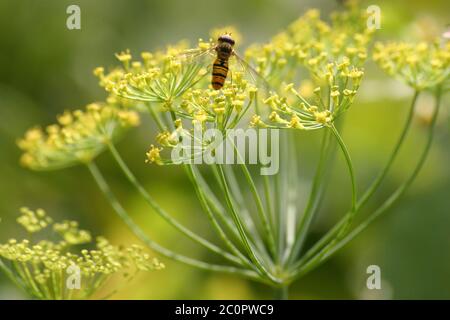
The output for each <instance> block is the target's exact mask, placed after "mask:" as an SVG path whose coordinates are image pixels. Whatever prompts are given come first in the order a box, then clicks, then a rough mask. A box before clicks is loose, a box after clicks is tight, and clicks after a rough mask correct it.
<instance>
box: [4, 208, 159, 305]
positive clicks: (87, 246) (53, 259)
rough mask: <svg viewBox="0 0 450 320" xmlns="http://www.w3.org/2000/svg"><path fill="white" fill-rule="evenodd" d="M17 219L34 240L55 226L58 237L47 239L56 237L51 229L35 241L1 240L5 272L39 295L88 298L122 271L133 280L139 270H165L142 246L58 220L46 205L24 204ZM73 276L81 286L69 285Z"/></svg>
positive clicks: (35, 294) (57, 298)
mask: <svg viewBox="0 0 450 320" xmlns="http://www.w3.org/2000/svg"><path fill="white" fill-rule="evenodd" d="M17 223H18V224H19V225H21V226H22V227H23V228H24V229H25V230H26V231H27V234H28V237H29V238H36V237H35V235H36V234H37V235H38V236H40V235H41V234H42V233H46V231H47V230H46V229H47V228H51V233H53V234H54V235H55V236H56V238H57V240H47V239H51V238H52V237H51V236H50V235H51V233H47V237H48V238H47V237H44V239H43V240H39V241H35V242H33V241H31V240H29V239H23V240H21V241H19V240H17V239H15V238H12V239H9V240H8V242H6V243H4V244H0V270H2V271H3V272H4V273H5V274H6V276H7V277H8V278H10V280H11V281H13V282H14V283H15V284H16V285H17V286H18V287H19V288H20V289H22V290H23V291H24V292H25V293H26V294H28V295H30V296H31V297H33V298H35V299H42V300H49V299H53V300H63V299H64V300H68V299H87V298H90V297H91V296H92V295H93V294H95V293H96V292H97V291H98V290H100V289H101V288H102V287H103V285H104V284H105V283H106V282H107V281H108V280H109V279H110V278H111V277H112V276H114V275H116V274H122V276H123V278H124V279H125V280H127V281H128V280H130V279H131V278H132V277H133V276H134V275H136V273H137V272H138V271H150V270H160V269H162V268H164V265H163V264H162V263H160V262H159V261H158V260H157V259H156V258H153V259H152V258H150V255H149V254H148V253H146V252H145V251H144V249H143V247H141V246H138V245H133V246H131V247H128V248H121V247H117V246H114V245H112V244H110V243H109V241H108V240H107V239H106V238H104V237H97V238H96V239H95V240H94V239H93V238H92V235H91V233H90V232H89V231H87V230H83V229H80V228H79V226H78V222H76V221H71V220H64V221H61V222H54V221H53V219H52V218H51V217H49V216H48V215H47V213H46V212H45V211H44V210H42V209H37V210H30V209H28V208H22V209H21V215H20V216H19V217H18V218H17ZM33 236H34V237H33ZM53 238H55V237H53ZM71 267H76V268H77V270H78V271H76V270H75V269H72V270H71ZM75 272H77V273H78V272H79V273H78V274H74V273H75ZM71 274H74V275H75V276H79V280H75V281H79V282H78V285H77V284H76V282H75V283H73V287H70V286H69V285H68V283H70V282H72V280H71V278H70V275H71ZM112 293H113V292H111V293H110V294H112Z"/></svg>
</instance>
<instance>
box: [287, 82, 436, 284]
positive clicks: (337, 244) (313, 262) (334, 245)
mask: <svg viewBox="0 0 450 320" xmlns="http://www.w3.org/2000/svg"><path fill="white" fill-rule="evenodd" d="M440 101H441V88H438V89H437V93H436V107H435V110H434V113H433V118H432V120H431V124H430V127H429V132H428V139H427V142H426V144H425V148H424V150H423V152H422V154H421V156H420V158H419V161H418V162H417V165H416V167H415V168H414V170H413V172H412V173H411V175H410V176H409V178H408V179H407V180H406V181H405V182H404V183H403V184H401V185H400V186H399V187H398V188H397V189H396V190H395V192H394V193H392V194H391V196H390V197H389V198H387V199H386V201H385V202H384V203H383V204H382V205H381V206H380V207H379V208H378V209H377V210H376V211H374V212H373V213H372V214H371V215H370V216H369V217H368V218H366V219H365V220H364V221H363V222H361V223H360V224H359V225H358V226H357V227H356V228H355V229H353V230H352V231H351V232H350V233H349V234H348V235H346V236H345V237H344V238H343V239H341V240H340V241H332V242H331V243H330V244H329V245H327V246H326V247H325V248H324V249H322V251H321V252H319V253H318V254H316V255H315V256H314V257H313V258H311V259H310V260H309V261H307V262H306V263H304V264H303V265H302V266H301V267H300V268H299V270H298V271H297V273H296V274H295V276H294V278H299V277H301V276H302V275H304V274H306V273H308V272H309V271H310V270H312V269H314V268H315V267H317V266H318V265H320V264H321V263H323V262H324V261H326V260H327V259H328V258H330V257H331V256H332V255H333V254H334V253H336V251H338V250H339V249H341V248H342V247H343V246H345V245H346V244H347V243H348V242H350V241H351V240H353V239H354V238H355V237H356V236H357V235H359V234H360V233H361V232H362V231H364V230H365V229H366V228H367V227H368V226H369V225H370V224H371V223H372V222H373V221H375V219H377V218H378V217H380V216H381V215H382V214H383V213H385V212H387V211H388V209H390V208H391V207H392V205H393V204H394V203H395V202H396V201H397V200H398V199H399V198H400V197H401V196H402V195H403V194H404V193H405V192H406V190H407V189H408V188H409V186H410V185H411V184H412V183H413V182H414V180H415V179H416V177H417V175H418V174H419V172H420V170H421V169H422V167H423V165H424V163H425V160H426V159H427V156H428V154H429V151H430V148H431V145H432V142H433V138H434V131H435V130H434V129H435V125H436V120H437V117H438V114H439V108H440Z"/></svg>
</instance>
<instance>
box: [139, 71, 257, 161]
mask: <svg viewBox="0 0 450 320" xmlns="http://www.w3.org/2000/svg"><path fill="white" fill-rule="evenodd" d="M233 76H234V78H233V83H227V84H225V86H224V88H223V89H222V90H220V91H218V90H213V89H211V88H208V89H203V90H202V89H190V90H188V91H187V92H186V93H185V94H184V95H183V96H182V98H181V101H180V103H177V104H174V105H173V107H172V112H173V117H174V118H173V120H174V123H173V126H174V129H173V130H172V131H169V130H164V131H162V132H160V133H158V135H157V137H156V141H157V143H158V144H159V145H160V146H161V148H160V147H155V146H153V145H152V146H151V147H150V150H149V151H148V152H147V154H146V156H147V160H146V161H147V162H150V163H153V162H154V163H157V164H172V163H173V161H172V159H163V158H161V155H160V152H161V151H162V150H163V148H168V149H174V148H183V147H182V146H181V144H182V142H183V139H188V140H189V141H192V142H193V143H194V141H196V142H197V144H196V145H195V153H196V154H197V155H199V154H201V153H203V152H204V151H206V150H208V148H209V147H210V145H211V143H212V141H213V139H210V140H207V139H202V141H198V139H197V138H196V137H195V131H196V130H203V131H205V130H207V129H217V130H218V131H220V132H222V133H224V132H225V131H226V130H228V129H232V128H235V127H236V126H237V125H238V124H239V122H240V121H241V119H242V118H243V116H244V115H245V114H246V113H247V111H248V110H249V108H250V107H251V105H252V103H253V102H254V101H255V99H256V93H257V91H258V89H257V88H256V87H255V86H254V85H253V84H251V83H250V82H249V81H248V80H246V79H244V77H243V74H242V73H241V72H238V71H236V72H234V73H233ZM190 156H192V155H190Z"/></svg>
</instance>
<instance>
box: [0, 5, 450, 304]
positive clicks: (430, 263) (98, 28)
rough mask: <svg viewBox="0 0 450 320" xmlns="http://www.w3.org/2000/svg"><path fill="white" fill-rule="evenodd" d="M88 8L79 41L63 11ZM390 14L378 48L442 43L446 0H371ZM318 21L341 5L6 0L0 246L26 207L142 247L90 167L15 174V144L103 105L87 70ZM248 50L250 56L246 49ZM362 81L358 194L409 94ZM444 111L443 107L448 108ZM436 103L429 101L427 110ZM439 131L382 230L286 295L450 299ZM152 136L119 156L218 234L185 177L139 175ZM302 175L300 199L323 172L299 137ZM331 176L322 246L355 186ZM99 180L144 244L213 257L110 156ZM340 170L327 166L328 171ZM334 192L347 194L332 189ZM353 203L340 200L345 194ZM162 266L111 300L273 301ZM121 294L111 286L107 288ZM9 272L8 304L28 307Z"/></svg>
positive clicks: (256, 290)
mask: <svg viewBox="0 0 450 320" xmlns="http://www.w3.org/2000/svg"><path fill="white" fill-rule="evenodd" d="M70 4H77V5H79V6H80V7H81V30H72V31H71V30H68V29H67V28H66V18H67V14H66V8H67V6H69V5H70ZM369 4H377V5H379V6H380V7H381V9H382V25H381V26H382V29H381V30H380V31H379V32H378V33H377V37H378V38H380V39H418V38H419V39H420V38H421V39H423V38H429V37H430V36H433V35H438V34H439V33H440V32H442V30H444V28H445V26H446V24H447V23H449V22H450V21H449V20H450V19H449V18H450V17H449V16H448V12H450V11H449V5H448V1H445V0H441V1H438V0H428V1H422V0H412V1H407V2H406V1H369V2H364V5H365V6H367V5H369ZM311 7H316V8H319V9H321V11H322V15H323V16H324V17H326V16H327V15H328V13H329V12H330V11H332V10H334V9H336V8H338V7H339V5H338V3H337V1H330V0H328V1H325V0H321V1H317V0H316V1H313V0H311V1H300V0H278V1H269V0H249V1H241V0H227V1H200V0H191V1H184V0H175V1H170V0H169V1H156V0H155V1H130V0H118V1H106V0H96V1H88V0H84V1H66V0H58V1H56V0H53V1H50V0H40V1H31V0H21V1H13V0H3V1H1V2H0V163H1V165H0V216H1V218H2V222H1V223H0V241H1V242H4V241H6V240H7V239H8V238H10V237H16V238H21V237H22V236H24V235H23V233H21V230H20V229H19V227H18V226H17V225H16V223H15V219H16V217H17V214H18V209H19V207H21V206H24V205H26V206H28V207H30V208H37V207H42V208H44V209H46V210H47V212H48V213H49V214H50V215H52V216H53V217H54V218H56V219H63V218H66V219H76V220H79V221H80V222H81V225H82V226H83V227H84V228H86V229H89V230H93V231H94V233H96V234H101V235H105V236H107V237H109V238H110V239H111V241H112V242H113V243H117V244H119V243H133V242H136V241H137V239H136V238H135V237H134V236H133V234H131V233H130V232H129V231H128V229H127V228H126V227H125V226H124V224H123V223H122V222H121V221H119V220H118V218H116V216H115V214H114V213H113V211H112V209H111V208H110V206H109V205H108V203H107V202H106V201H105V199H104V198H103V197H102V195H101V194H100V192H99V191H98V189H97V187H96V185H95V184H94V183H93V181H92V180H91V177H90V176H89V173H88V172H87V170H86V169H85V168H83V167H74V168H71V169H67V170H64V171H55V172H46V173H38V172H31V171H28V170H26V169H24V168H22V167H20V165H19V164H18V158H19V156H20V152H19V150H18V148H17V147H16V140H17V138H19V137H21V135H22V134H23V133H24V132H25V130H26V129H27V128H29V127H32V126H34V125H38V124H40V125H46V124H49V123H52V122H53V121H54V119H55V116H56V115H57V114H60V113H62V112H63V111H64V110H65V109H74V108H76V107H81V106H84V105H85V104H87V103H89V102H92V101H99V100H102V99H104V98H105V96H106V95H105V93H104V92H103V90H102V89H101V88H99V87H98V85H97V79H96V78H95V77H94V76H93V75H92V69H93V68H94V67H96V66H98V65H102V66H105V67H108V66H112V65H114V64H116V61H115V58H114V53H116V52H119V51H121V50H123V49H126V48H129V49H130V50H131V51H132V53H138V52H140V51H143V50H146V51H147V50H148V51H151V50H154V49H157V48H162V47H164V46H165V45H167V44H170V43H173V42H177V41H179V40H181V39H185V38H186V39H190V40H192V41H195V40H196V39H197V38H199V37H203V38H205V37H207V36H208V31H209V30H210V29H211V28H214V27H220V26H225V25H235V26H236V27H237V28H238V29H239V30H240V31H241V33H242V34H243V36H244V43H243V46H244V47H245V45H246V44H249V43H250V42H253V41H266V40H268V39H269V38H270V37H271V36H272V35H274V34H275V33H276V32H278V31H280V30H281V29H282V28H283V27H285V26H286V25H287V24H289V23H290V22H291V21H293V20H294V19H296V18H297V17H298V16H300V15H301V14H303V13H304V12H305V10H306V9H307V8H311ZM242 49H243V48H242V47H241V50H242ZM365 77H366V81H365V82H364V86H363V88H362V90H361V95H360V96H359V97H358V99H357V101H356V103H355V105H354V106H353V107H352V109H351V110H350V112H349V113H348V116H347V118H346V126H345V129H344V133H343V134H344V138H345V139H346V141H347V143H348V147H349V149H350V151H351V153H352V156H353V158H354V162H355V167H356V171H357V177H358V183H359V186H360V190H364V187H365V186H367V185H368V184H369V183H370V181H371V179H372V178H373V177H374V176H375V175H376V174H377V172H378V170H379V169H380V168H381V166H382V165H383V164H384V161H385V160H386V157H387V155H388V154H389V152H390V150H391V148H392V147H393V144H394V141H395V140H396V139H397V136H398V134H399V130H400V127H401V125H402V123H403V119H404V117H405V113H406V110H407V106H408V104H409V101H410V99H411V94H412V93H411V91H410V90H409V89H408V88H405V87H403V86H402V85H401V84H399V83H398V82H396V81H393V80H391V79H387V78H386V77H385V76H384V75H383V74H381V73H380V72H379V71H378V69H376V68H375V67H374V66H372V65H369V66H368V69H367V73H366V76H365ZM447 101H448V100H447ZM431 103H432V99H431V97H430V96H427V95H424V96H423V97H422V99H421V100H420V105H419V107H420V109H421V110H425V111H426V110H427V107H429V106H430V104H431ZM443 109H444V111H443V112H442V114H441V121H440V122H439V128H438V134H437V137H436V140H435V143H434V146H433V149H432V152H431V154H430V157H429V159H428V161H427V163H426V167H425V168H424V170H423V171H422V172H421V174H420V176H419V178H418V179H417V180H416V182H415V183H414V185H413V187H412V188H411V189H410V190H409V191H408V193H407V194H406V196H405V197H403V198H402V200H401V201H400V202H399V203H397V205H396V206H395V207H394V208H393V209H392V210H391V211H390V212H389V214H388V215H386V216H385V217H384V218H383V219H381V220H379V221H377V222H376V223H375V224H374V225H373V226H372V227H370V228H369V229H368V230H367V232H365V233H364V234H363V235H362V236H359V237H358V238H357V239H356V240H355V241H354V242H352V243H351V244H350V245H349V246H347V247H345V248H344V250H342V251H340V252H339V254H337V255H336V256H335V257H333V258H332V259H331V260H329V262H328V263H326V264H325V265H323V266H322V267H320V268H319V269H317V270H315V271H314V272H312V273H311V274H309V275H308V276H306V277H304V278H303V279H302V280H301V281H299V282H297V283H295V284H294V285H293V286H292V288H291V298H325V299H337V298H388V299H389V298H394V299H405V298H412V299H417V298H425V299H429V298H439V299H441V298H447V299H448V298H450V201H449V197H448V193H449V191H448V190H449V189H450V179H449V160H450V159H449V149H448V145H449V135H448V130H449V122H448V106H447V105H445V106H444V108H443ZM153 133H154V128H152V127H150V125H149V123H147V122H144V123H143V125H142V126H141V127H140V128H139V129H136V130H134V131H132V132H131V133H130V134H128V135H127V136H126V138H125V139H123V140H122V141H121V142H120V143H119V145H118V148H119V150H120V151H121V152H122V154H123V155H124V158H125V159H126V161H127V162H128V163H129V165H130V167H131V168H132V169H133V170H134V172H135V173H136V175H137V176H138V177H139V178H140V180H141V181H143V182H144V184H145V185H146V187H147V188H148V190H149V191H150V192H151V194H152V195H154V197H155V198H157V199H158V200H159V202H160V203H161V205H162V206H163V207H165V208H166V209H167V210H168V211H170V212H173V213H174V215H175V216H177V217H178V218H179V219H180V220H181V221H182V222H184V223H185V224H187V225H189V226H191V227H192V228H193V229H194V230H198V231H199V232H201V233H202V234H203V235H204V236H207V237H210V236H211V235H209V234H208V232H209V230H210V229H209V227H208V222H207V221H206V219H205V217H204V216H203V215H202V214H201V212H200V208H199V204H198V202H197V201H196V198H195V196H194V192H193V191H192V190H191V187H190V184H189V182H188V180H187V179H186V177H185V176H184V175H183V172H182V170H180V169H179V168H175V167H167V168H162V167H156V166H149V165H145V164H144V152H145V150H146V149H147V147H148V145H149V144H150V143H151V142H152V141H153V138H154V134H153ZM424 133H425V127H424V126H423V124H422V122H420V121H416V123H415V126H414V129H413V131H412V134H411V135H410V137H409V143H408V145H407V148H405V150H404V152H403V155H402V157H401V158H400V159H399V161H397V163H396V166H395V168H394V170H392V171H391V173H390V175H389V177H388V179H387V181H386V182H385V183H384V185H383V186H384V188H383V190H382V192H379V193H378V194H377V196H376V197H375V199H374V200H373V201H372V202H371V203H370V204H369V206H368V207H367V210H370V209H373V208H375V207H376V204H377V203H379V202H380V201H381V200H382V199H384V198H385V197H386V196H387V195H388V194H389V192H391V191H392V190H393V189H394V188H395V187H396V186H397V185H398V184H399V183H401V181H402V179H403V178H404V177H405V176H406V175H407V174H408V172H409V171H410V168H411V167H412V166H413V165H414V164H415V159H416V156H417V155H418V152H420V150H421V149H420V146H421V145H422V144H423V142H424ZM302 137H303V138H308V139H299V140H301V145H300V150H301V151H300V152H301V157H302V158H301V161H303V163H304V164H305V166H302V167H303V169H302V170H300V174H301V176H299V179H302V182H303V183H304V184H305V190H307V188H308V182H309V180H308V179H310V177H311V175H312V171H313V169H314V164H313V162H314V160H315V158H314V154H316V153H317V146H316V142H317V139H318V138H319V137H318V134H308V135H303V136H302ZM337 159H338V161H337V163H336V164H334V165H333V177H332V180H331V181H330V185H329V187H328V193H327V195H326V201H325V202H324V204H323V206H322V211H321V213H320V217H319V219H318V220H317V221H316V223H315V224H314V226H313V232H314V236H317V237H318V236H320V235H321V234H322V233H323V232H325V231H326V230H327V228H329V226H330V225H332V223H333V221H335V219H337V218H338V216H339V215H341V214H342V213H343V212H344V210H345V209H346V208H347V206H348V203H349V201H348V199H349V195H348V197H346V196H347V194H346V192H347V190H348V189H349V188H348V185H347V183H348V177H347V173H346V169H345V167H344V165H343V163H342V161H341V158H340V157H339V158H337ZM99 163H100V165H101V167H102V168H103V170H104V173H105V175H106V177H107V179H108V180H109V182H110V183H111V185H112V186H113V188H114V190H115V191H116V193H117V194H118V195H119V196H120V199H121V200H122V201H123V203H124V205H125V206H126V207H127V208H128V209H129V211H130V212H132V215H133V217H134V218H135V219H136V220H137V221H138V222H139V223H140V224H141V225H142V226H143V228H144V229H145V230H146V231H147V232H148V234H149V235H150V236H151V237H152V238H154V239H155V240H158V241H160V242H161V243H163V244H164V245H166V246H167V247H170V248H173V249H174V250H177V251H179V252H185V253H186V252H187V253H189V255H191V256H193V257H198V258H203V259H208V258H209V253H207V252H205V251H203V249H201V248H199V247H197V246H195V245H193V244H192V243H190V242H189V241H185V240H184V238H182V237H181V236H179V235H178V234H177V233H176V232H175V231H174V230H173V229H171V228H170V227H169V226H167V225H166V224H165V223H164V222H163V221H162V220H161V219H160V218H159V217H157V216H156V215H155V214H154V213H152V212H150V211H149V210H148V207H146V206H145V203H144V202H143V201H142V199H141V198H139V197H138V196H137V195H136V193H135V192H134V190H133V189H132V188H131V187H130V185H129V184H128V183H127V181H126V180H125V179H124V177H123V176H122V175H121V173H120V172H119V171H118V170H117V169H116V167H115V165H114V163H113V162H112V161H111V159H110V157H109V156H108V155H106V154H104V155H102V156H101V157H100V159H99ZM330 165H331V164H330ZM336 191H338V192H336ZM343 193H344V194H343ZM162 260H163V261H164V262H165V263H166V265H167V268H166V269H165V270H164V271H160V272H153V273H146V274H141V275H140V276H139V278H138V279H135V280H134V281H133V282H131V283H130V284H129V285H127V286H124V287H123V288H122V287H120V286H119V289H120V290H119V292H118V293H117V294H115V295H114V296H113V298H115V299H198V298H204V299H220V298H224V299H231V298H236V299H252V298H271V297H272V293H271V292H270V291H268V290H265V289H264V288H263V286H261V285H258V284H255V283H252V282H249V281H246V280H242V279H240V278H237V277H233V276H228V275H222V274H216V273H208V272H204V271H199V270H197V269H193V268H191V267H187V266H185V265H181V264H178V263H173V262H171V261H169V260H167V259H163V258H162ZM371 264H376V265H379V266H380V267H381V271H382V278H383V281H384V282H383V289H382V290H380V291H377V292H369V291H367V290H364V288H365V283H366V279H367V274H366V268H367V266H368V265H371ZM116 285H117V284H116V283H111V285H110V288H107V289H106V290H105V291H108V290H111V288H113V287H115V286H116ZM21 297H22V296H21V295H20V293H19V291H17V290H16V289H15V288H14V287H13V286H12V284H11V283H10V282H9V281H7V279H6V278H4V277H3V275H0V299H6V298H21Z"/></svg>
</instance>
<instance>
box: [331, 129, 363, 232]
mask: <svg viewBox="0 0 450 320" xmlns="http://www.w3.org/2000/svg"><path fill="white" fill-rule="evenodd" d="M329 128H330V130H331V132H332V133H333V135H334V136H335V138H336V140H337V142H338V144H339V146H340V148H341V150H342V153H343V155H344V157H345V161H346V163H347V167H348V171H349V174H350V181H351V186H352V204H351V209H350V212H349V214H348V215H346V219H345V221H346V222H345V223H344V225H343V226H342V228H341V229H340V230H339V234H338V237H340V236H341V235H342V234H344V233H345V232H347V230H348V228H349V227H350V225H351V224H352V222H353V218H354V217H355V214H356V211H357V209H356V203H357V195H356V181H355V173H354V169H353V164H352V159H351V158H350V153H349V152H348V149H347V147H346V146H345V143H344V140H342V137H341V136H340V134H339V132H338V131H337V130H336V127H335V126H334V125H333V124H332V125H331V126H330V127H329Z"/></svg>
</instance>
